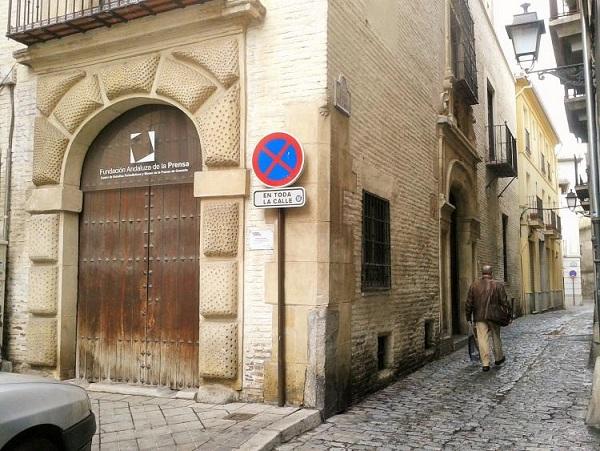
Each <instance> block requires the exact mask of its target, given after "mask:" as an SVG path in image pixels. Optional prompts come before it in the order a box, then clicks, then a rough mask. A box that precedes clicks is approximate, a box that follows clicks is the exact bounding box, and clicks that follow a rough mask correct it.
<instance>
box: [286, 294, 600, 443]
mask: <svg viewBox="0 0 600 451" xmlns="http://www.w3.org/2000/svg"><path fill="white" fill-rule="evenodd" d="M591 326H592V308H591V306H585V307H583V308H579V309H577V310H574V311H558V312H550V313H545V314H541V315H532V316H528V317H525V318H522V319H519V320H517V321H516V322H515V323H513V324H512V325H511V326H509V327H508V328H504V329H503V330H502V334H503V338H504V348H505V352H506V354H507V362H506V363H505V364H504V366H502V367H500V368H495V367H492V370H491V371H490V372H488V373H483V372H481V370H480V367H479V365H476V364H472V363H471V362H470V361H469V359H468V357H467V351H466V349H461V350H458V351H456V352H455V353H453V354H451V355H448V356H446V357H444V358H442V359H440V360H438V361H435V362H433V363H431V364H429V365H427V366H426V367H424V368H422V369H421V370H419V371H417V372H415V373H413V374H411V375H409V376H408V377H405V378H403V379H401V380H399V381H398V382H396V383H394V384H393V385H391V386H389V387H387V388H386V389H384V390H382V391H380V392H377V393H375V394H373V395H371V396H369V397H368V398H366V399H365V400H363V401H362V402H360V403H358V404H356V405H355V406H353V407H352V408H351V409H349V410H348V411H347V412H346V413H344V414H341V415H337V416H334V417H332V418H329V419H328V420H327V422H326V423H324V424H322V425H320V426H318V427H317V428H316V429H314V430H313V431H311V432H308V433H306V434H304V435H302V436H300V437H298V438H296V439H295V440H294V441H292V442H289V443H287V444H285V445H282V446H280V447H279V449H280V450H292V449H293V450H309V449H310V450H325V449H328V450H341V449H353V450H359V449H378V450H387V449H405V450H409V449H431V450H434V449H455V450H488V449H503V450H505V449H510V450H513V449H519V450H529V449H552V450H558V449H560V450H576V449H580V450H600V434H599V433H598V432H596V431H593V430H589V429H588V428H587V427H586V426H585V425H584V418H585V413H586V408H587V404H588V398H589V396H590V391H591V380H592V371H591V370H590V369H589V368H587V364H588V358H589V349H590V339H591V333H592V329H591Z"/></svg>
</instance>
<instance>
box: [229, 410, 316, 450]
mask: <svg viewBox="0 0 600 451" xmlns="http://www.w3.org/2000/svg"><path fill="white" fill-rule="evenodd" d="M321 423H322V419H321V412H320V411H319V410H313V409H302V410H298V411H296V412H294V413H292V414H291V415H288V416H287V417H285V418H282V419H281V420H279V421H276V422H275V423H273V424H271V425H270V426H267V427H266V428H264V429H262V430H260V431H259V432H257V433H256V434H254V435H253V436H252V437H250V439H249V440H248V441H246V442H244V443H243V444H242V445H241V446H240V447H239V448H238V450H241V451H270V450H272V449H274V448H275V447H276V446H278V445H280V444H282V443H285V442H288V441H290V440H291V439H293V438H294V437H297V436H299V435H300V434H304V433H305V432H308V431H310V430H312V429H314V428H316V427H317V426H319V425H320V424H321Z"/></svg>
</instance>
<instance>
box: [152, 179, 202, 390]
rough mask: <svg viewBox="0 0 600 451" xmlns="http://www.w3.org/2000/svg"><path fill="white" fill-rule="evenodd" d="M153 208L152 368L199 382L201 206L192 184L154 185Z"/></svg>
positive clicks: (156, 377) (161, 379)
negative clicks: (199, 240) (199, 238)
mask: <svg viewBox="0 0 600 451" xmlns="http://www.w3.org/2000/svg"><path fill="white" fill-rule="evenodd" d="M151 191H152V196H151V198H152V208H151V214H150V234H149V236H150V271H151V274H150V289H149V303H148V309H149V315H148V346H149V348H152V350H151V351H150V355H149V356H148V358H149V366H150V369H149V374H150V373H151V374H152V376H151V380H152V381H153V383H158V384H160V385H167V386H169V387H171V388H188V387H194V386H197V385H198V319H199V317H198V315H199V314H198V272H199V268H198V264H199V263H198V254H199V245H198V237H199V221H198V216H199V206H198V201H197V199H196V198H194V196H193V185H191V184H186V185H164V186H153V187H152V188H151Z"/></svg>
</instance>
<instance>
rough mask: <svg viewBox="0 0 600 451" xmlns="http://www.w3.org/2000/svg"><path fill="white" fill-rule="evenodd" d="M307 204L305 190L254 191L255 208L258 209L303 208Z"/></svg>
mask: <svg viewBox="0 0 600 451" xmlns="http://www.w3.org/2000/svg"><path fill="white" fill-rule="evenodd" d="M305 203H306V192H305V191H304V188H302V187H300V188H283V189H269V190H259V191H254V206H255V207H257V208H293V207H303V206H304V204H305Z"/></svg>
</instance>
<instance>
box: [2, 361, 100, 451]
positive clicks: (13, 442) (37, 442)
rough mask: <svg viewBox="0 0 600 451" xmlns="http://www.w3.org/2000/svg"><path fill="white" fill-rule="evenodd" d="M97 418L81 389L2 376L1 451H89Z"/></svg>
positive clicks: (31, 378) (37, 379)
mask: <svg viewBox="0 0 600 451" xmlns="http://www.w3.org/2000/svg"><path fill="white" fill-rule="evenodd" d="M95 432H96V418H95V416H94V413H93V412H92V405H91V403H90V399H89V397H88V395H87V392H86V391H85V390H84V389H83V388H81V387H78V386H77V385H73V384H69V383H65V382H60V381H55V380H51V379H46V378H43V377H38V376H30V375H25V374H15V373H3V372H0V450H1V451H34V450H35V451H39V450H43V451H54V450H56V451H58V450H60V451H62V450H65V451H71V450H78V451H79V450H89V449H91V445H92V436H93V435H94V433H95Z"/></svg>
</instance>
